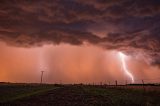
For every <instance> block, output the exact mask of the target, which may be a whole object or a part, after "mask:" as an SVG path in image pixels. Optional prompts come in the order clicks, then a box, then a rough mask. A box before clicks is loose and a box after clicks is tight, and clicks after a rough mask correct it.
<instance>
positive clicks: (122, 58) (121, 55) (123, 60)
mask: <svg viewBox="0 0 160 106" xmlns="http://www.w3.org/2000/svg"><path fill="white" fill-rule="evenodd" d="M118 54H119V56H120V59H121V62H122V68H123V71H124V72H125V73H126V75H127V76H128V77H129V78H130V79H131V81H132V83H134V77H133V75H132V74H131V73H130V71H129V70H128V69H127V66H126V62H125V58H126V55H124V54H123V53H122V52H119V53H118Z"/></svg>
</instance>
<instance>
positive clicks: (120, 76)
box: [0, 0, 160, 83]
mask: <svg viewBox="0 0 160 106" xmlns="http://www.w3.org/2000/svg"><path fill="white" fill-rule="evenodd" d="M159 29H160V1H159V0H38V1H36V0H35V1H33V0H1V1H0V82H3V81H4V82H27V83H34V82H36V83H37V82H39V81H40V75H41V71H42V70H43V71H44V82H46V83H60V82H61V83H99V82H104V83H108V82H113V83H114V81H115V80H118V82H120V83H125V80H128V82H131V81H130V78H129V76H127V75H126V73H125V71H124V69H123V67H122V65H123V64H122V60H121V58H120V57H119V52H121V53H123V54H124V55H125V64H126V67H127V69H128V71H129V72H130V73H131V74H132V75H133V76H134V79H135V83H139V81H141V80H142V79H144V80H145V82H160V77H159V76H160V34H159V33H160V30H159Z"/></svg>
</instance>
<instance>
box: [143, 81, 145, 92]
mask: <svg viewBox="0 0 160 106" xmlns="http://www.w3.org/2000/svg"><path fill="white" fill-rule="evenodd" d="M142 85H143V90H144V91H145V86H144V81H143V80H142Z"/></svg>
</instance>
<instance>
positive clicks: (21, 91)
mask: <svg viewBox="0 0 160 106" xmlns="http://www.w3.org/2000/svg"><path fill="white" fill-rule="evenodd" d="M154 87H156V89H157V86H153V87H152V88H154ZM0 105H5V106H10V105H11V106H12V105H13V106H15V105H16V106H160V91H159V90H146V91H144V90H143V89H137V88H136V87H135V88H134V87H132V89H131V88H127V87H114V86H113V87H106V86H91V85H90V86H89V85H46V84H44V85H40V84H1V85H0Z"/></svg>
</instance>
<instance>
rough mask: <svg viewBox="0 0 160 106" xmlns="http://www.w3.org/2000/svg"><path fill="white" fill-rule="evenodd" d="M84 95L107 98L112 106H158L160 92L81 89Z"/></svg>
mask: <svg viewBox="0 0 160 106" xmlns="http://www.w3.org/2000/svg"><path fill="white" fill-rule="evenodd" d="M83 89H84V91H85V92H86V93H89V94H91V95H95V96H103V97H105V98H109V99H110V102H111V103H112V105H114V106H159V105H160V100H159V98H160V92H156V91H149V92H144V91H143V90H135V89H133V90H132V89H122V88H121V89H120V88H107V89H106V88H98V87H83Z"/></svg>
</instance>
